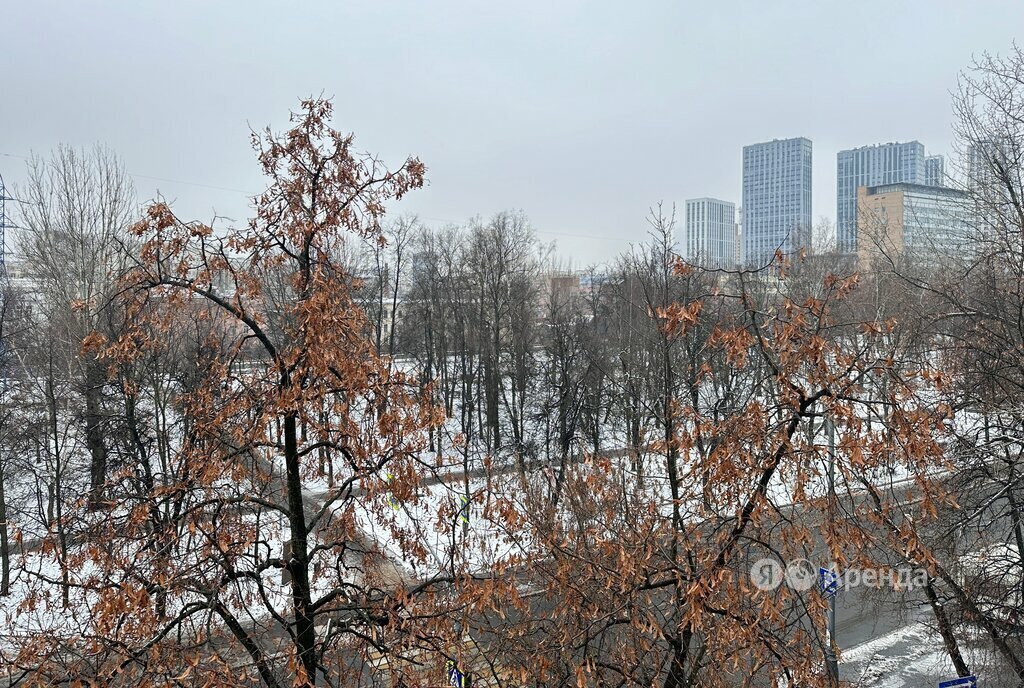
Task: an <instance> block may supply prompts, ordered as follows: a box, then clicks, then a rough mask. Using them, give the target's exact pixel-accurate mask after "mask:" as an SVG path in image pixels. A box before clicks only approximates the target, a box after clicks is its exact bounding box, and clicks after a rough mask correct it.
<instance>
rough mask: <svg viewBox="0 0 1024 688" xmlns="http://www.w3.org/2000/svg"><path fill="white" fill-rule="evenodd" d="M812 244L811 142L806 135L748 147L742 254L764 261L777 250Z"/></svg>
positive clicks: (757, 262) (747, 258)
mask: <svg viewBox="0 0 1024 688" xmlns="http://www.w3.org/2000/svg"><path fill="white" fill-rule="evenodd" d="M810 247H811V142H810V140H809V139H805V138H795V139H784V140H775V141H768V142H766V143H755V144H753V145H750V146H744V148H743V260H744V262H745V263H747V264H748V265H765V264H767V263H768V262H769V261H771V259H772V257H773V256H774V255H775V251H776V250H777V249H778V250H781V251H782V252H783V253H793V252H795V251H797V250H799V249H801V248H806V249H810Z"/></svg>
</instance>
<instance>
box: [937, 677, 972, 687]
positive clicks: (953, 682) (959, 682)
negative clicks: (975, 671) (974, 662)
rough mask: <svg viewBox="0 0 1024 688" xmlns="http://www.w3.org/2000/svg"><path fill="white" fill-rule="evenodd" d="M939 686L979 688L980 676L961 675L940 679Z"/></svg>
mask: <svg viewBox="0 0 1024 688" xmlns="http://www.w3.org/2000/svg"><path fill="white" fill-rule="evenodd" d="M939 688H978V677H977V676H961V677H960V678H954V679H950V680H948V681H939Z"/></svg>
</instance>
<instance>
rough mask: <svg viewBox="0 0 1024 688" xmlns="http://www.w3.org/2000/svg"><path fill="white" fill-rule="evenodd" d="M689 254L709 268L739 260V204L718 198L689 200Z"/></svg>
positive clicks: (686, 243) (685, 245)
mask: <svg viewBox="0 0 1024 688" xmlns="http://www.w3.org/2000/svg"><path fill="white" fill-rule="evenodd" d="M684 220H685V227H686V235H685V238H684V241H683V251H684V255H685V258H686V259H687V260H689V261H690V262H692V263H694V264H697V265H702V266H704V267H709V268H729V267H732V266H733V265H735V264H736V206H735V205H734V204H733V203H729V202H728V201H720V200H718V199H716V198H693V199H690V200H688V201H686V207H685V212H684Z"/></svg>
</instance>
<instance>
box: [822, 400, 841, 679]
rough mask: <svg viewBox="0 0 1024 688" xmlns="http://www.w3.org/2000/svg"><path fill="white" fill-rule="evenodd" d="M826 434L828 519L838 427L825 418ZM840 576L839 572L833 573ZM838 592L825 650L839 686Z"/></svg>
mask: <svg viewBox="0 0 1024 688" xmlns="http://www.w3.org/2000/svg"><path fill="white" fill-rule="evenodd" d="M825 434H826V435H827V436H828V519H829V522H831V521H832V519H834V518H835V512H836V508H835V507H836V426H835V424H834V423H833V422H832V419H831V418H830V417H829V416H825ZM833 574H835V575H838V572H833ZM838 593H839V590H838V585H837V586H836V591H835V593H833V594H832V595H829V596H828V647H827V648H825V666H826V668H827V669H828V675H829V677H830V678H831V680H832V683H833V685H839V662H838V661H837V660H836V648H837V644H836V595H837V594H838Z"/></svg>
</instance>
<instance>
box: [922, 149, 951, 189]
mask: <svg viewBox="0 0 1024 688" xmlns="http://www.w3.org/2000/svg"><path fill="white" fill-rule="evenodd" d="M924 184H925V186H945V185H946V160H945V158H943V157H942V156H941V155H929V156H928V157H927V158H925V159H924Z"/></svg>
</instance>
